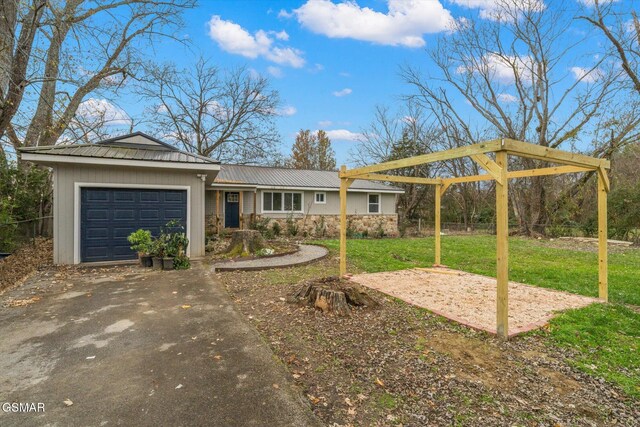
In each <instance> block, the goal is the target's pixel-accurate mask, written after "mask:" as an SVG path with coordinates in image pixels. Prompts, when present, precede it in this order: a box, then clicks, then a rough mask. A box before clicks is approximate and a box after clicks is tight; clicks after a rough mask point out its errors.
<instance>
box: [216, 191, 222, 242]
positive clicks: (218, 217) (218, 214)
mask: <svg viewBox="0 0 640 427" xmlns="http://www.w3.org/2000/svg"><path fill="white" fill-rule="evenodd" d="M221 225H222V221H221V220H220V190H216V232H217V234H218V236H219V235H220V228H222V227H221Z"/></svg>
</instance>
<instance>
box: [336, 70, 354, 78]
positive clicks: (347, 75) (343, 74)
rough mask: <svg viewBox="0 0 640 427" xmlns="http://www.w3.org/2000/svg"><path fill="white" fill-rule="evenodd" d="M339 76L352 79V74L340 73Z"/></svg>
mask: <svg viewBox="0 0 640 427" xmlns="http://www.w3.org/2000/svg"><path fill="white" fill-rule="evenodd" d="M338 75H339V76H340V77H351V74H349V73H347V72H346V71H340V72H339V73H338Z"/></svg>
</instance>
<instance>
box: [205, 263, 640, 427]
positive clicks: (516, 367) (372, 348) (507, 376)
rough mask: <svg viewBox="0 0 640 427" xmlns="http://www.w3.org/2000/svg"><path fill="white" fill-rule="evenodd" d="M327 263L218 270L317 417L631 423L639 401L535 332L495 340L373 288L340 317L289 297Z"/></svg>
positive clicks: (380, 421)
mask: <svg viewBox="0 0 640 427" xmlns="http://www.w3.org/2000/svg"><path fill="white" fill-rule="evenodd" d="M336 264H337V262H336V260H335V259H327V260H324V261H321V262H319V263H314V264H310V265H307V266H303V267H295V268H289V269H282V270H272V271H261V272H233V273H221V274H219V275H218V277H219V279H220V280H221V281H222V282H223V283H224V284H225V285H226V286H227V289H228V291H229V292H230V294H231V295H232V297H233V299H234V300H235V302H236V304H237V306H238V307H239V309H240V310H241V311H242V312H243V313H244V314H245V315H246V316H247V317H248V318H249V319H250V321H251V322H253V323H254V324H255V326H256V327H257V329H258V330H259V331H260V332H261V334H262V335H263V337H264V338H265V340H266V341H267V342H268V343H269V344H270V346H271V348H272V349H273V351H274V353H275V354H276V355H277V356H278V357H279V358H280V359H281V360H282V361H283V363H284V364H285V365H286V366H287V367H288V369H289V371H290V372H291V377H292V380H293V381H294V382H295V383H296V384H297V385H298V386H299V387H300V389H301V390H302V392H303V394H304V395H305V396H306V398H307V399H308V400H309V402H310V404H311V406H312V408H313V410H314V412H315V413H316V415H317V416H318V417H319V418H320V419H321V420H322V421H323V422H324V423H325V424H327V425H333V424H336V425H363V426H365V425H366V426H368V425H416V426H422V425H443V426H445V425H446V426H450V425H473V426H476V425H477V426H488V425H527V426H529V425H531V426H538V425H553V426H567V425H587V426H590V425H594V426H595V425H613V424H616V425H629V426H631V425H637V424H636V423H637V420H638V419H640V409H639V407H640V405H638V402H637V401H635V402H634V401H632V400H630V398H628V397H626V396H625V395H624V394H623V393H622V392H621V391H620V390H619V389H618V388H616V387H615V386H613V385H610V384H608V383H606V382H604V381H603V380H598V379H595V378H592V377H589V376H587V375H586V374H583V373H581V372H579V371H577V370H576V369H574V368H572V367H571V366H570V365H569V363H568V360H567V359H568V357H569V356H570V354H569V353H568V352H567V350H562V349H558V348H554V347H550V345H549V344H548V341H547V340H546V338H545V334H544V333H540V332H538V333H536V334H529V335H525V336H521V337H518V338H515V339H512V340H510V341H508V342H502V341H500V340H498V339H495V338H492V337H490V336H489V335H487V334H485V333H482V332H476V331H473V330H471V329H468V328H464V327H461V326H457V325H456V324H453V323H452V322H449V321H446V320H444V319H443V318H441V317H439V316H436V315H434V314H432V313H430V312H428V311H427V310H424V309H420V308H416V307H412V306H409V305H408V304H405V303H403V302H401V301H399V300H396V299H394V298H392V297H388V296H386V295H384V294H381V293H378V292H376V291H373V290H371V291H368V292H369V293H370V295H371V296H373V297H374V298H375V299H376V300H377V301H378V302H380V307H377V308H376V309H375V310H369V309H359V308H356V309H354V310H352V312H351V315H350V316H336V315H331V314H323V313H322V312H320V311H319V310H317V309H315V308H313V307H309V306H301V305H299V304H291V303H289V302H287V299H288V297H289V296H290V295H291V293H292V292H293V291H294V290H296V289H298V287H299V283H300V282H301V281H303V280H305V279H311V278H318V277H322V276H329V275H332V274H335V273H336V271H335V270H336V268H335V267H336Z"/></svg>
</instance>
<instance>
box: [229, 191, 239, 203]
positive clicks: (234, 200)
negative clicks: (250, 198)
mask: <svg viewBox="0 0 640 427" xmlns="http://www.w3.org/2000/svg"><path fill="white" fill-rule="evenodd" d="M238 198H239V195H238V193H227V202H229V203H238Z"/></svg>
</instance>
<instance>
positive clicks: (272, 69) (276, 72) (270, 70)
mask: <svg viewBox="0 0 640 427" xmlns="http://www.w3.org/2000/svg"><path fill="white" fill-rule="evenodd" d="M267 73H269V74H271V75H272V76H273V77H275V78H277V79H279V78H281V77H282V76H283V75H284V74H283V73H282V69H281V68H279V67H274V66H273V65H269V66H268V67H267Z"/></svg>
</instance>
